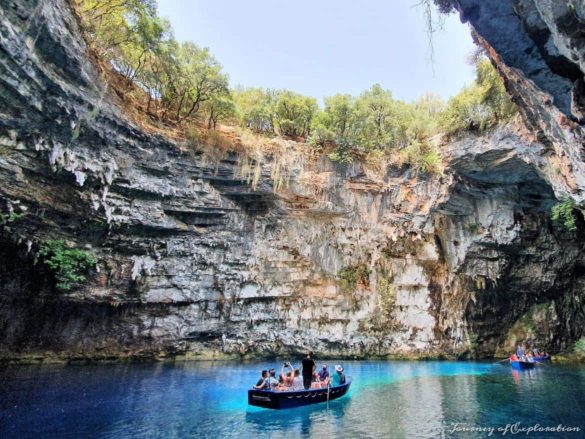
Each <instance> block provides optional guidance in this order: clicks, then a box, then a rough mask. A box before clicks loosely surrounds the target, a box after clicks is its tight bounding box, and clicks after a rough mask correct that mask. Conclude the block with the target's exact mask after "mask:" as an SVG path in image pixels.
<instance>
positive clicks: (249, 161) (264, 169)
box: [184, 124, 316, 192]
mask: <svg viewBox="0 0 585 439" xmlns="http://www.w3.org/2000/svg"><path fill="white" fill-rule="evenodd" d="M184 144H185V145H186V147H187V148H188V149H191V150H193V151H195V152H197V153H199V154H201V159H202V161H203V163H209V164H211V165H213V166H215V167H216V169H217V168H218V167H219V165H220V164H221V162H222V161H224V160H227V159H233V158H236V160H237V164H236V166H235V167H234V177H236V178H239V179H241V180H244V181H246V182H247V183H248V184H249V185H250V186H251V187H252V188H253V189H256V188H257V187H258V184H259V182H260V180H261V177H262V176H269V178H270V180H271V182H272V187H273V189H274V191H275V192H280V191H283V190H285V189H286V188H288V187H289V186H290V183H291V180H292V177H293V176H296V177H297V179H299V180H306V179H305V178H304V175H305V173H306V172H307V170H308V168H309V167H310V164H312V163H314V161H315V157H316V155H315V151H314V150H312V149H311V148H309V147H308V145H306V144H304V143H301V142H296V141H294V140H290V139H285V138H282V137H278V136H274V137H267V136H263V135H259V134H256V133H253V132H251V131H249V130H246V129H243V128H239V127H235V126H227V125H219V126H218V128H217V130H208V129H206V128H204V127H202V126H201V125H195V124H192V125H190V126H189V127H188V128H187V129H186V130H185V142H184Z"/></svg>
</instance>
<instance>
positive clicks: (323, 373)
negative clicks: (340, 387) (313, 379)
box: [317, 364, 329, 383]
mask: <svg viewBox="0 0 585 439" xmlns="http://www.w3.org/2000/svg"><path fill="white" fill-rule="evenodd" d="M317 375H318V376H319V382H321V383H323V382H327V381H328V379H329V371H328V370H327V365H326V364H324V365H323V367H322V369H321V370H320V371H319V373H318V374H317Z"/></svg>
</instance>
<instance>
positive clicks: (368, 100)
mask: <svg viewBox="0 0 585 439" xmlns="http://www.w3.org/2000/svg"><path fill="white" fill-rule="evenodd" d="M407 110H408V109H407V105H406V104H404V103H402V102H398V101H395V100H394V99H393V98H392V93H391V92H390V91H389V90H384V89H383V88H382V87H381V86H380V85H379V84H375V85H373V86H372V88H371V89H370V90H368V91H366V92H364V93H362V94H361V95H360V97H359V98H358V99H357V101H356V112H355V114H356V130H357V133H356V142H357V144H358V145H359V146H360V147H362V148H365V149H387V148H391V147H403V146H406V145H407V144H408V138H407V134H406V129H407V125H408V118H409V117H408V116H409V115H408V111H407Z"/></svg>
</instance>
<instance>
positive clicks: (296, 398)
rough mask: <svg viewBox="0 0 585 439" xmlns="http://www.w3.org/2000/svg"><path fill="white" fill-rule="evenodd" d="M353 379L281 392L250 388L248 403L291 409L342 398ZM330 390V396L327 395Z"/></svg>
mask: <svg viewBox="0 0 585 439" xmlns="http://www.w3.org/2000/svg"><path fill="white" fill-rule="evenodd" d="M350 385H351V381H349V380H348V381H347V382H346V383H345V384H341V385H340V386H336V387H330V388H329V389H327V388H326V387H324V388H322V389H308V390H293V391H288V392H286V391H285V392H279V391H273V390H255V389H250V390H248V404H249V405H255V406H257V407H263V408H267V409H289V408H293V407H300V406H303V405H309V404H315V403H318V402H327V400H329V401H332V400H334V399H337V398H341V397H342V396H343V395H345V394H346V393H347V391H348V390H349V386H350ZM327 392H329V397H327Z"/></svg>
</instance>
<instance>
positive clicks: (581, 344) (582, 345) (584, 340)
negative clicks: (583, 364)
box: [574, 337, 585, 356]
mask: <svg viewBox="0 0 585 439" xmlns="http://www.w3.org/2000/svg"><path fill="white" fill-rule="evenodd" d="M574 349H575V352H576V353H577V354H579V355H581V356H585V337H581V338H580V339H579V340H577V342H576V343H575V348H574Z"/></svg>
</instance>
